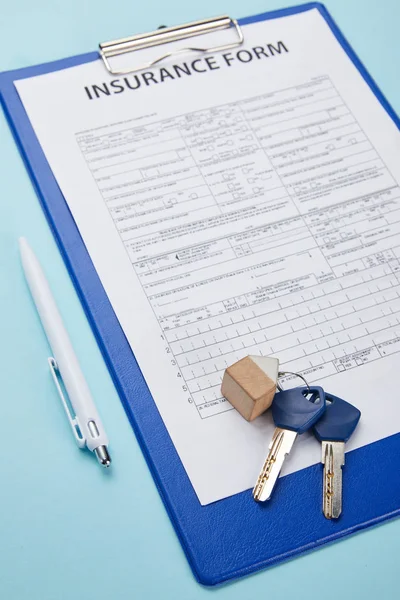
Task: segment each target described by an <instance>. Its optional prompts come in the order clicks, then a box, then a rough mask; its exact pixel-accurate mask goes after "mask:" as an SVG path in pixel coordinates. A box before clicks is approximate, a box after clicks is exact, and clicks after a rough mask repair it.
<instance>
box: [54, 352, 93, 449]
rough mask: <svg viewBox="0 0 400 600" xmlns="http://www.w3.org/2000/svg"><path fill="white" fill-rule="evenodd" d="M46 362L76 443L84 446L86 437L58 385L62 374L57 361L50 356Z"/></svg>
mask: <svg viewBox="0 0 400 600" xmlns="http://www.w3.org/2000/svg"><path fill="white" fill-rule="evenodd" d="M47 362H48V363H49V367H50V373H51V375H52V377H53V380H54V383H55V384H56V388H57V391H58V393H59V396H60V398H61V402H62V403H63V407H64V410H65V414H66V415H67V418H68V422H69V424H70V425H71V429H72V433H73V434H74V438H75V440H76V443H77V444H78V446H79V448H84V447H85V445H86V439H85V438H84V436H83V434H82V429H81V428H80V426H79V421H78V419H77V417H76V415H74V416H73V415H72V414H71V409H70V407H69V404H68V402H67V399H66V397H65V395H64V392H63V390H62V387H61V385H60V381H59V380H60V379H61V381H62V375H61V373H60V370H59V368H58V365H57V361H56V359H55V358H53V357H52V356H51V357H49V358H48V359H47Z"/></svg>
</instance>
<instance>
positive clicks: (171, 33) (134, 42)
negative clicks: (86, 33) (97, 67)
mask: <svg viewBox="0 0 400 600" xmlns="http://www.w3.org/2000/svg"><path fill="white" fill-rule="evenodd" d="M229 28H233V29H234V30H235V33H236V35H237V39H236V40H235V41H233V42H231V43H229V44H224V45H222V46H212V47H209V48H202V47H196V46H189V47H184V48H179V49H177V50H173V51H172V52H168V53H167V54H163V55H161V56H160V57H158V58H156V59H155V60H152V61H150V62H148V63H146V64H142V65H140V66H139V67H133V68H130V69H124V70H122V71H121V70H115V69H113V68H112V67H111V65H110V62H109V61H110V58H112V57H115V56H119V55H121V54H126V53H127V52H135V51H137V50H144V49H146V48H151V47H153V46H159V45H161V44H167V43H170V42H176V41H178V40H184V39H187V38H189V37H193V36H196V35H203V34H206V33H212V32H214V31H220V30H222V29H229ZM243 40H244V36H243V32H242V29H241V27H240V25H239V24H238V22H237V20H236V19H232V18H231V17H228V16H226V15H223V16H220V17H215V18H213V19H203V20H201V21H193V22H192V23H186V25H175V26H174V27H163V28H162V29H158V30H156V31H151V32H149V33H140V34H138V35H134V36H132V37H129V38H122V39H120V40H114V41H112V42H102V43H101V44H99V48H100V56H101V58H102V59H103V62H104V64H105V67H106V69H107V71H108V72H109V73H111V75H127V74H128V73H136V72H137V71H141V70H143V69H148V68H150V67H152V66H154V65H156V64H157V63H159V62H161V61H163V60H165V59H167V58H169V57H171V56H173V55H175V54H181V53H183V52H201V53H203V54H205V53H209V52H220V51H222V50H230V49H231V48H236V47H237V46H240V45H241V44H243Z"/></svg>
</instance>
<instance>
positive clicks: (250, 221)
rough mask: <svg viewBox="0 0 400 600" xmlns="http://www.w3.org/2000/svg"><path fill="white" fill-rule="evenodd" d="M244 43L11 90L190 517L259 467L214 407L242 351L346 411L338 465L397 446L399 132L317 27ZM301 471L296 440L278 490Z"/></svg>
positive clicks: (240, 423) (260, 438)
mask: <svg viewBox="0 0 400 600" xmlns="http://www.w3.org/2000/svg"><path fill="white" fill-rule="evenodd" d="M243 33H244V37H245V42H244V44H243V45H242V46H241V47H239V48H236V49H232V50H230V51H225V52H221V53H215V54H213V55H200V56H199V55H193V54H192V55H189V56H186V55H179V56H178V57H177V56H175V58H171V59H169V60H166V61H164V62H163V63H160V64H159V65H157V66H155V67H153V68H152V69H148V70H146V71H145V72H140V73H135V74H130V75H127V76H120V77H112V76H111V75H109V74H108V73H107V72H106V70H105V68H104V65H103V64H102V62H100V60H99V61H95V62H92V63H88V64H84V65H81V66H78V67H74V68H70V69H66V70H63V71H58V72H54V73H51V74H48V75H43V76H40V77H35V78H32V79H26V80H21V81H18V82H16V84H15V85H16V87H17V90H18V93H19V95H20V97H21V99H22V101H23V103H24V106H25V108H26V110H27V113H28V115H29V117H30V119H31V122H32V124H33V127H34V129H35V131H36V134H37V136H38V138H39V141H40V143H41V145H42V147H43V149H44V152H45V154H46V157H47V159H48V162H49V164H50V166H51V168H52V170H53V172H54V174H55V176H56V178H57V181H58V184H59V186H60V188H61V190H62V192H63V194H64V197H65V200H66V202H67V203H68V206H69V208H70V210H71V212H72V215H73V217H74V219H75V221H76V224H77V226H78V228H79V230H80V233H81V235H82V238H83V240H84V242H85V244H86V247H87V249H88V251H89V253H90V256H91V258H92V260H93V263H94V265H95V267H96V270H97V272H98V274H99V276H100V279H101V281H102V283H103V286H104V288H105V290H106V292H107V294H108V297H109V299H110V301H111V304H112V306H113V308H114V310H115V313H116V315H117V317H118V319H119V321H120V323H121V326H122V328H123V330H124V332H125V335H126V337H127V339H128V341H129V344H130V345H131V348H132V350H133V352H134V353H135V356H136V358H137V360H138V363H139V366H140V368H141V370H142V372H143V375H144V377H145V378H146V381H147V383H148V386H149V388H150V391H151V393H152V395H153V398H154V401H155V403H156V405H157V407H158V410H159V412H160V414H161V417H162V419H163V420H164V423H165V425H166V427H167V429H168V432H169V434H170V436H171V439H172V441H173V443H174V445H175V447H176V450H177V452H178V454H179V456H180V458H181V460H182V463H183V465H184V467H185V469H186V472H187V474H188V476H189V478H190V480H191V482H192V485H193V487H194V489H195V491H196V494H197V496H198V498H199V501H200V502H201V503H202V504H207V503H210V502H213V501H216V500H219V499H221V498H224V497H226V496H229V495H231V494H235V493H237V492H241V491H243V490H245V489H248V488H250V487H253V485H254V483H255V481H256V478H257V475H258V472H259V469H260V467H261V464H262V462H263V460H264V459H265V456H266V451H267V447H268V443H269V440H270V438H271V434H272V430H273V424H272V421H271V417H270V415H269V414H268V413H267V414H265V415H263V416H261V417H259V418H258V419H257V420H256V421H254V422H253V423H248V422H246V421H245V420H243V419H242V417H241V416H240V415H239V414H238V413H237V412H236V411H235V410H234V409H233V408H232V407H231V406H230V404H229V403H228V402H227V401H226V400H225V399H224V398H222V397H221V392H220V385H221V379H222V374H223V371H224V369H225V368H226V366H228V365H230V364H232V363H233V362H235V361H237V360H239V359H240V358H242V357H244V356H246V355H248V354H261V355H273V356H276V357H278V358H279V360H280V364H281V369H283V370H290V371H296V372H301V373H302V374H303V375H304V377H305V378H306V379H307V380H308V381H309V382H310V383H311V382H313V383H316V382H319V383H321V385H323V386H324V387H325V388H326V389H327V390H328V391H329V392H331V393H333V394H336V395H338V396H341V397H343V398H344V399H346V400H348V401H350V402H351V403H353V404H355V405H356V406H357V407H359V408H360V410H361V411H362V419H361V422H360V425H359V427H358V429H357V431H356V432H355V434H354V436H353V437H352V440H351V442H350V443H349V449H352V448H356V447H359V446H362V445H365V444H367V443H370V442H373V441H375V440H378V439H381V438H383V437H386V436H389V435H391V434H394V433H397V432H398V431H399V430H400V402H399V394H398V374H397V372H398V370H399V368H400V354H399V352H400V321H399V315H400V190H399V183H400V161H399V158H400V134H399V131H398V130H397V128H396V126H395V124H394V123H393V122H392V121H391V119H390V118H389V116H388V115H387V113H386V112H385V110H384V109H383V108H382V106H381V105H380V104H379V102H378V100H377V99H376V98H375V96H374V95H373V93H372V92H371V91H370V89H369V87H368V86H367V84H366V83H365V81H364V80H363V79H362V77H361V75H360V74H359V73H358V71H357V70H356V68H355V67H354V66H353V64H352V63H351V62H350V60H349V59H348V57H347V55H346V54H345V53H344V51H343V49H342V48H341V46H340V45H339V44H338V42H337V40H336V39H335V37H334V36H333V34H332V33H331V31H330V29H329V28H328V26H327V24H326V23H325V21H324V20H323V18H322V17H321V16H320V14H319V13H318V11H317V10H311V11H308V12H304V13H300V14H297V15H292V16H287V17H283V18H279V19H274V20H269V21H264V22H258V23H254V24H249V25H245V26H244V27H243ZM289 383H290V382H289ZM383 407H384V411H385V418H384V419H383V418H381V415H382V409H383ZM319 460H320V447H319V444H318V443H317V441H316V440H314V438H313V437H312V436H311V435H308V436H307V435H306V434H305V435H304V436H302V438H301V439H300V440H299V441H298V444H297V447H296V448H295V449H294V452H293V454H292V455H291V456H290V458H289V460H288V461H286V465H285V471H284V474H288V473H290V472H292V471H295V470H298V469H300V468H304V467H306V466H308V465H311V464H313V463H316V462H319Z"/></svg>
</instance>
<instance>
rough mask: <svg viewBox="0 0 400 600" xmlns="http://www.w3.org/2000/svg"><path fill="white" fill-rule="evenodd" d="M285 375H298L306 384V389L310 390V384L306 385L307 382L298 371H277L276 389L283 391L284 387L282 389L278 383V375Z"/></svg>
mask: <svg viewBox="0 0 400 600" xmlns="http://www.w3.org/2000/svg"><path fill="white" fill-rule="evenodd" d="M285 375H294V376H295V377H299V378H300V379H301V380H302V381H303V382H304V383H305V384H306V386H307V388H308V391H310V386H309V385H308V382H307V380H306V378H305V377H303V375H300V373H294V372H293V371H279V372H278V380H277V382H276V387H277V388H278V390H279V391H280V392H283V391H284V389H283V387H282V386H281V385H280V383H279V378H280V377H284V376H285Z"/></svg>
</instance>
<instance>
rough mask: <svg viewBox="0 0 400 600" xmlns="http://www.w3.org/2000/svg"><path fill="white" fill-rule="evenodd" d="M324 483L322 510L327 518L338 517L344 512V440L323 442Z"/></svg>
mask: <svg viewBox="0 0 400 600" xmlns="http://www.w3.org/2000/svg"><path fill="white" fill-rule="evenodd" d="M321 462H322V463H323V465H324V475H323V477H324V483H323V492H322V510H323V513H324V515H325V517H326V518H327V519H338V518H339V517H340V515H341V512H342V467H343V465H344V442H322V461H321Z"/></svg>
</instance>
